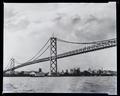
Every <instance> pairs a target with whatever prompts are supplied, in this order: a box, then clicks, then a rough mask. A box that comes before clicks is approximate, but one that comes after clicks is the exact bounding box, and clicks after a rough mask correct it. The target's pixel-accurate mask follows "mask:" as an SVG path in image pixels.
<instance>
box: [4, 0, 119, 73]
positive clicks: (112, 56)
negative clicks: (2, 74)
mask: <svg viewBox="0 0 120 96" xmlns="http://www.w3.org/2000/svg"><path fill="white" fill-rule="evenodd" d="M53 32H54V35H55V36H56V37H58V38H61V39H64V40H68V41H75V42H83V41H86V42H89V41H96V40H104V39H111V38H116V3H115V2H109V3H97V4H96V3H4V68H5V67H6V66H7V64H8V62H9V60H10V58H11V57H13V58H15V59H16V60H17V61H19V62H20V63H24V62H26V61H27V60H29V59H30V58H32V56H34V55H35V54H36V53H37V52H38V51H39V49H40V48H41V47H42V46H43V45H44V44H45V43H46V41H47V40H48V39H49V38H50V36H51V35H52V33H53ZM81 46H82V45H72V44H65V43H60V42H58V53H62V52H66V51H69V50H74V49H79V48H80V47H81ZM116 51H117V50H116V47H113V48H108V49H104V50H100V51H95V52H91V53H86V54H82V55H76V56H72V57H67V58H64V59H60V60H58V70H59V71H61V70H62V69H70V68H76V67H80V69H81V70H85V69H88V68H89V67H90V68H92V69H98V68H103V69H110V70H117V62H116ZM47 56H50V52H49V50H47V51H46V53H45V54H44V55H43V56H42V57H47ZM42 57H41V58H42ZM16 65H18V64H16ZM39 67H41V68H42V69H43V71H49V67H50V62H49V61H48V62H44V63H39V64H34V65H30V66H26V67H24V68H20V69H18V70H38V68H39Z"/></svg>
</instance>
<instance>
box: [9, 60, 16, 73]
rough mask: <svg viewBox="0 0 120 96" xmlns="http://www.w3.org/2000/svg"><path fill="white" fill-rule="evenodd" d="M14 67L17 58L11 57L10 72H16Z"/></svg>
mask: <svg viewBox="0 0 120 96" xmlns="http://www.w3.org/2000/svg"><path fill="white" fill-rule="evenodd" d="M13 67H15V59H14V58H11V59H10V69H11V70H10V74H14V69H12V68H13Z"/></svg>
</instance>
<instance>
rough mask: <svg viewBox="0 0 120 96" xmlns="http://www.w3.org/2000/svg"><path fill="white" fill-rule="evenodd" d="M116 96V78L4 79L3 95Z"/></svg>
mask: <svg viewBox="0 0 120 96" xmlns="http://www.w3.org/2000/svg"><path fill="white" fill-rule="evenodd" d="M8 92H9V93H11V92H14V93H21V92H24V93H108V94H109V95H116V94H117V77H115V76H113V77H112V76H105V77H4V78H3V93H8Z"/></svg>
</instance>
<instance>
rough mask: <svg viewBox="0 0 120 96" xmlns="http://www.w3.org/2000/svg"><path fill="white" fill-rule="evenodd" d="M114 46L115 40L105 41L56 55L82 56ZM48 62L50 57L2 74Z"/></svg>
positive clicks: (58, 57)
mask: <svg viewBox="0 0 120 96" xmlns="http://www.w3.org/2000/svg"><path fill="white" fill-rule="evenodd" d="M116 45H117V44H116V40H115V39H114V40H109V41H106V42H100V43H98V44H94V45H92V46H88V47H84V48H81V49H77V50H73V51H69V52H65V53H62V54H58V55H57V59H60V58H64V57H69V56H73V55H78V54H83V53H87V52H92V51H97V50H101V49H105V48H110V47H115V46H116ZM52 58H55V57H52ZM49 60H50V57H46V58H41V59H38V60H34V61H31V62H25V63H23V64H21V65H18V66H15V67H13V68H11V69H7V70H4V71H3V72H7V71H10V70H12V69H13V70H14V69H18V68H20V67H24V66H28V65H32V64H35V63H39V62H45V61H49Z"/></svg>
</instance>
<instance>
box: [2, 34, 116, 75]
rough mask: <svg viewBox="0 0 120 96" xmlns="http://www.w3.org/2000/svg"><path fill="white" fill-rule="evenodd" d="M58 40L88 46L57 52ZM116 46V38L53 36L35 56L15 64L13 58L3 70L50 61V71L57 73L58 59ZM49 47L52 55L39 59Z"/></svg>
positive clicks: (12, 70)
mask: <svg viewBox="0 0 120 96" xmlns="http://www.w3.org/2000/svg"><path fill="white" fill-rule="evenodd" d="M57 42H63V43H70V44H81V45H86V46H85V47H82V48H79V49H76V50H72V51H68V52H64V53H61V54H57ZM47 44H49V45H48V46H47ZM115 46H117V40H116V38H113V39H108V40H101V41H94V42H71V41H66V40H62V39H59V38H57V37H54V36H53V37H50V38H49V39H48V40H47V42H46V43H45V45H44V46H43V47H42V48H41V49H40V50H39V51H38V53H37V54H35V56H33V57H32V58H31V59H30V60H28V61H26V62H25V63H21V64H19V65H17V66H15V63H16V62H17V61H16V60H15V59H14V58H12V59H11V60H10V64H9V67H8V68H6V69H5V70H4V71H3V73H5V72H8V71H10V72H14V70H15V69H18V68H21V67H25V66H29V65H32V64H36V63H39V62H46V61H50V73H51V74H54V75H57V70H58V67H57V59H61V58H65V57H69V56H74V55H78V54H84V53H88V52H93V51H97V50H102V49H106V48H111V47H115ZM45 47H47V48H45ZM43 49H44V51H43V52H42V53H41V54H39V53H40V52H41V51H42V50H43ZM48 49H49V50H50V56H49V57H45V58H40V59H38V58H39V57H40V56H42V55H43V54H44V53H45V52H46V51H47V50H48Z"/></svg>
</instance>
